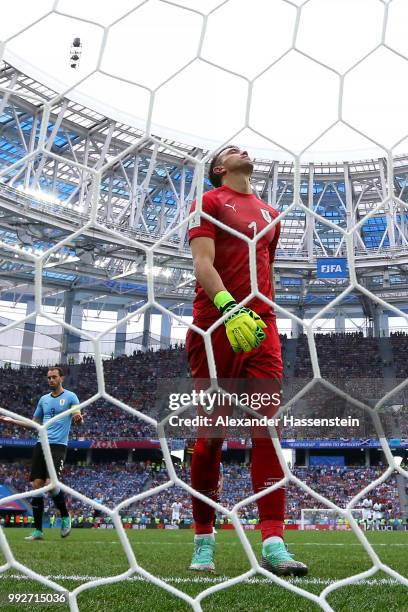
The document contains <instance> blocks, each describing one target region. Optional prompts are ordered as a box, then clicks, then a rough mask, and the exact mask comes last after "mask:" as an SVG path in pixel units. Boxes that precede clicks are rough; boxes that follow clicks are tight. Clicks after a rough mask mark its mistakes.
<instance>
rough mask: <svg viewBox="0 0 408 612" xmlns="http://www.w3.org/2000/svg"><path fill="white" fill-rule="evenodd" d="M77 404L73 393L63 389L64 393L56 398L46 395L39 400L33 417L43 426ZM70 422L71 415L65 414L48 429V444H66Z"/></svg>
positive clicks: (49, 394)
mask: <svg viewBox="0 0 408 612" xmlns="http://www.w3.org/2000/svg"><path fill="white" fill-rule="evenodd" d="M77 404H79V399H78V398H77V396H76V395H75V393H72V391H68V390H67V389H64V391H63V392H62V393H60V394H59V395H57V396H56V397H53V396H52V395H51V393H47V394H46V395H43V396H42V397H41V398H40V400H39V402H38V404H37V408H36V409H35V412H34V417H35V418H37V419H38V420H39V421H40V422H41V423H42V424H44V423H46V422H47V421H49V420H50V419H52V418H53V417H55V416H56V415H57V414H61V412H64V411H65V410H68V409H69V408H72V406H76V405H77ZM71 420H72V414H67V415H66V416H64V417H61V418H60V419H58V421H55V423H53V424H52V425H50V426H49V427H48V429H47V432H48V441H49V443H50V444H65V445H66V444H68V436H69V430H70V429H71Z"/></svg>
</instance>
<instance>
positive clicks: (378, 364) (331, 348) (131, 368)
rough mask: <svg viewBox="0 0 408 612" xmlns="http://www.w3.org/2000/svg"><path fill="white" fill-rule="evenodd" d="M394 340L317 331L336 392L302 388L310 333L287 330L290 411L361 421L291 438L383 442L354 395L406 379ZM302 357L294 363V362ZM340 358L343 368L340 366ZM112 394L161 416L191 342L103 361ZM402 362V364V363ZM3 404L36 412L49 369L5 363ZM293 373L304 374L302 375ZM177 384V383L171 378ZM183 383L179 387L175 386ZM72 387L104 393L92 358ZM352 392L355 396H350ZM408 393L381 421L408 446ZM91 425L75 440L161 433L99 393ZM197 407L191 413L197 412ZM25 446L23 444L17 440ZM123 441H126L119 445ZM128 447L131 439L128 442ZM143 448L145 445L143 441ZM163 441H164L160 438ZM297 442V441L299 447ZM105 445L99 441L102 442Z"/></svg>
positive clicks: (293, 433) (180, 429) (381, 390)
mask: <svg viewBox="0 0 408 612" xmlns="http://www.w3.org/2000/svg"><path fill="white" fill-rule="evenodd" d="M384 340H386V341H387V342H388V339H383V338H380V339H371V338H363V337H361V335H360V334H358V333H355V334H332V335H319V334H318V335H317V336H316V348H317V353H318V357H319V360H320V367H321V375H322V377H323V379H324V380H327V381H329V382H330V383H332V384H334V385H336V387H337V388H338V389H339V390H340V391H339V392H334V391H333V390H331V389H330V388H327V387H325V386H324V384H322V382H321V381H315V382H316V384H315V385H314V386H313V387H312V388H310V389H308V390H307V391H305V393H299V392H300V391H301V390H303V388H304V387H305V385H306V383H307V382H309V381H310V380H311V378H312V370H311V365H310V358H309V353H308V351H307V343H306V337H305V336H302V337H301V338H299V339H296V340H290V339H287V338H285V337H284V336H281V341H282V345H283V359H284V365H285V377H284V383H283V398H284V402H285V404H288V407H289V404H290V407H289V409H288V413H287V414H288V415H291V416H293V417H294V418H296V419H301V418H336V417H338V418H341V419H342V418H345V419H347V418H348V417H349V416H351V417H354V418H356V419H358V420H359V424H358V425H350V424H348V425H347V426H344V427H342V426H337V427H307V426H298V425H296V424H292V423H291V422H288V423H287V424H285V425H284V427H283V429H282V436H283V439H284V441H288V443H289V442H290V441H292V442H293V441H294V440H301V439H304V440H318V439H326V440H335V441H336V442H338V441H339V440H340V442H341V441H342V443H343V444H344V445H345V446H347V444H346V442H347V441H348V440H350V439H355V440H361V445H362V446H364V445H365V444H366V443H367V441H368V440H370V439H372V440H378V435H377V433H376V431H375V429H374V426H373V423H372V420H371V417H370V416H369V415H368V414H367V412H365V411H364V410H363V409H361V408H360V407H359V406H358V405H357V406H356V405H355V403H353V399H354V400H355V401H357V402H362V403H363V404H364V405H366V406H371V407H373V406H375V405H376V403H377V402H378V401H379V400H380V399H381V398H382V397H384V396H385V395H386V393H387V392H389V391H390V389H393V388H395V387H397V386H398V384H399V383H401V382H402V381H401V379H405V377H406V376H407V366H406V364H405V362H404V361H402V362H398V361H397V358H398V356H400V354H401V351H403V350H407V347H408V336H405V335H401V336H393V337H392V348H393V349H394V350H396V351H398V353H397V355H393V354H392V352H391V354H390V355H389V359H390V361H387V360H384V357H383V353H382V351H381V343H382V342H384ZM290 355H294V363H291V362H290V357H289V356H290ZM339 362H340V363H341V367H339ZM103 366H104V376H105V387H106V392H107V393H109V394H110V396H111V397H113V398H115V399H117V400H120V401H121V402H123V403H124V404H126V405H128V406H131V407H132V408H134V409H136V410H138V411H140V412H141V413H143V414H145V415H147V416H149V417H153V418H155V419H156V420H157V421H161V420H163V419H164V418H166V417H168V416H169V414H170V413H169V389H171V388H177V389H179V388H182V389H183V390H185V391H187V390H188V389H189V387H188V383H189V381H191V379H189V378H188V366H187V356H186V351H185V349H184V347H178V348H171V349H166V350H159V351H147V352H146V353H142V352H136V351H135V354H134V355H132V356H129V357H127V356H122V357H119V358H117V359H108V360H106V361H104V362H103ZM397 368H398V369H397ZM0 373H1V381H2V385H1V388H0V404H1V406H2V407H4V408H7V409H9V410H12V411H15V412H16V413H17V414H21V415H23V416H26V417H29V418H31V416H32V414H33V412H34V410H35V407H36V405H37V401H38V399H39V397H40V396H41V395H43V394H44V393H46V392H47V387H46V379H45V373H46V370H45V369H44V368H21V369H20V370H10V369H1V370H0ZM293 374H296V376H295V377H294V376H293ZM170 383H171V384H170ZM175 383H177V386H176V387H172V386H171V385H174V384H175ZM66 386H67V388H69V389H71V390H73V391H75V393H76V394H77V395H78V397H79V399H80V401H81V402H84V401H86V400H88V399H89V398H91V397H93V396H95V394H96V393H97V391H98V386H97V377H96V370H95V364H94V363H93V359H92V358H88V359H85V360H84V363H82V364H80V365H76V366H75V365H74V366H70V368H69V377H67V382H66ZM341 392H346V393H348V394H349V397H348V398H346V397H343V396H342V395H341ZM406 397H407V391H406V388H403V389H402V390H401V391H398V392H396V393H394V394H392V395H390V396H389V397H388V399H387V401H386V402H385V403H384V406H383V408H382V409H381V411H380V413H379V414H380V419H381V423H382V426H383V428H384V432H385V435H386V436H387V437H388V438H392V439H396V440H401V439H402V442H400V444H402V446H403V447H405V446H406V445H407V444H408V422H407V419H406V412H407V410H406V405H407V400H406ZM84 412H85V415H86V418H85V423H84V425H83V426H81V427H73V428H72V432H71V437H72V438H73V439H75V440H87V441H89V443H91V442H92V441H96V442H98V441H105V442H108V443H113V445H114V443H119V442H120V441H128V442H129V444H128V445H127V447H128V448H132V446H133V445H134V443H136V442H142V441H148V440H157V435H158V434H157V431H156V429H155V428H154V427H153V426H150V425H149V424H147V423H145V422H144V421H142V420H141V419H140V418H138V417H136V416H134V415H130V414H129V413H128V412H125V411H124V410H123V409H122V408H120V407H118V406H116V405H114V404H113V403H112V402H110V401H107V400H106V399H97V400H96V401H94V402H92V403H91V404H89V405H88V406H87V407H86V408H85V410H84ZM195 415H196V411H195V409H192V410H189V412H188V413H187V414H185V415H184V416H186V417H191V416H193V417H194V416H195ZM234 416H236V417H239V418H243V417H244V416H246V415H245V414H244V411H243V410H237V411H236V412H235V414H234ZM166 435H167V437H168V438H169V439H173V440H174V439H183V440H185V439H190V438H193V437H194V436H195V427H191V426H187V425H184V424H183V423H181V424H180V425H176V426H170V425H168V426H166ZM250 435H251V430H250V428H248V427H243V426H238V427H230V428H228V429H227V438H228V440H235V441H236V440H240V441H242V440H245V439H250ZM9 437H13V438H20V439H24V438H27V437H31V438H34V437H35V435H34V432H31V431H30V430H27V429H22V428H19V427H15V426H12V427H9V426H4V425H3V426H2V427H1V428H0V438H2V439H3V442H2V443H4V444H6V443H7V440H6V439H7V438H9ZM16 444H17V442H16ZM108 446H109V444H108ZM120 446H121V445H120V444H118V447H120ZM125 446H126V445H125ZM136 446H138V444H136ZM156 446H158V444H156ZM292 446H293V445H292ZM96 447H97V446H96Z"/></svg>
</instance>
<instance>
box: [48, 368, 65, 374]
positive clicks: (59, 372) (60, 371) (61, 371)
mask: <svg viewBox="0 0 408 612" xmlns="http://www.w3.org/2000/svg"><path fill="white" fill-rule="evenodd" d="M51 370H58V374H59V375H60V376H64V370H63V369H62V368H60V366H50V367H49V368H48V370H47V372H50V371H51Z"/></svg>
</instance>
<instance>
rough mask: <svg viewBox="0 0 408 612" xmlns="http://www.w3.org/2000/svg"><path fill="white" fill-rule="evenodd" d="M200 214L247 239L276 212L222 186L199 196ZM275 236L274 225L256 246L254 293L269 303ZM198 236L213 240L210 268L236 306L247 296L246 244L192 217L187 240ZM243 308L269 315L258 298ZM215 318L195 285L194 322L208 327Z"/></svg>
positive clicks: (277, 230)
mask: <svg viewBox="0 0 408 612" xmlns="http://www.w3.org/2000/svg"><path fill="white" fill-rule="evenodd" d="M195 204H196V203H195V201H194V202H193V204H192V206H191V211H193V210H195ZM203 211H204V212H206V213H207V214H209V215H211V217H213V218H214V219H217V220H218V221H221V222H222V223H224V224H225V225H226V226H227V227H231V228H233V229H234V230H236V231H238V232H240V233H241V234H244V235H245V236H248V237H249V238H253V237H254V236H255V235H256V234H259V232H260V231H261V230H263V229H264V227H266V226H267V225H268V223H270V222H271V221H272V220H273V219H274V218H276V217H277V216H278V214H279V213H278V211H277V210H275V209H274V208H271V206H269V204H266V203H265V202H263V201H262V200H260V199H259V198H257V197H256V196H255V195H253V194H244V193H240V192H238V191H234V190H233V189H230V188H229V187H227V186H226V185H223V186H222V187H219V188H218V189H213V190H212V191H208V192H207V193H205V194H204V195H203ZM279 234H280V223H277V224H276V225H275V226H274V227H273V228H272V229H270V230H269V231H268V232H266V234H265V235H264V236H262V238H260V239H259V240H258V241H257V244H256V268H257V278H258V289H259V292H260V293H262V294H263V295H264V296H265V297H267V298H269V299H271V298H272V282H271V276H270V267H271V263H272V262H273V260H274V257H275V250H276V245H277V243H278V240H279ZM199 236H207V237H209V238H213V239H214V242H215V259H214V267H215V269H216V270H217V272H218V273H219V275H220V277H221V279H222V281H223V283H224V285H225V288H226V289H227V291H229V292H230V293H231V294H232V295H233V297H234V299H235V300H236V301H237V302H240V301H241V300H243V299H244V298H245V297H246V296H248V295H249V294H250V293H251V281H250V273H249V247H248V245H247V243H246V242H245V241H244V240H242V239H241V238H237V237H236V236H234V235H232V234H231V233H230V232H228V231H226V230H223V229H221V228H219V227H218V226H217V225H215V224H214V223H211V222H210V221H208V220H207V219H204V218H203V217H199V215H197V218H196V217H193V218H192V219H191V221H190V224H189V230H188V238H189V241H190V242H191V240H192V239H193V238H197V237H199ZM246 306H247V307H248V308H251V309H252V310H254V311H255V312H257V313H258V314H260V315H262V314H263V315H265V314H271V313H272V308H271V307H270V306H268V304H266V303H265V302H263V301H262V300H260V299H259V298H253V299H252V300H251V301H250V302H249V303H247V304H246ZM219 316H220V315H219V312H218V310H217V308H216V307H215V306H214V304H213V303H212V302H211V300H210V299H209V297H208V296H207V294H206V293H205V291H204V289H203V288H202V287H201V286H200V285H199V283H198V282H197V283H196V296H195V299H194V304H193V317H194V319H195V320H197V321H202V320H204V321H205V322H206V323H209V322H210V321H211V320H212V321H215V320H216V319H218V318H219Z"/></svg>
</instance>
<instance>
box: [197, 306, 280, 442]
mask: <svg viewBox="0 0 408 612" xmlns="http://www.w3.org/2000/svg"><path fill="white" fill-rule="evenodd" d="M263 320H264V321H265V323H266V325H267V327H266V329H265V330H264V331H265V333H266V338H265V340H263V341H262V342H261V344H260V346H259V347H258V348H256V349H253V350H252V351H250V352H249V353H244V352H242V351H241V352H239V353H234V351H233V350H232V347H231V345H230V343H229V341H228V338H227V334H226V331H225V326H224V324H222V325H220V326H219V327H217V329H216V330H215V331H214V332H213V333H212V334H211V340H212V347H213V353H214V360H215V365H216V369H217V381H218V383H219V385H220V387H222V388H223V389H224V390H225V391H227V392H228V393H234V392H238V393H239V394H240V396H241V397H243V395H245V396H250V397H251V407H253V408H254V409H255V410H256V411H257V415H258V416H261V415H262V416H267V417H273V416H274V415H275V414H276V412H277V411H278V409H279V405H280V389H281V380H282V373H283V364H282V355H281V345H280V339H279V334H278V329H277V326H276V318H275V317H274V316H270V317H263ZM195 324H196V325H197V327H200V328H201V329H203V330H206V329H208V327H209V326H208V325H207V326H205V325H201V324H198V323H197V321H195ZM186 349H187V355H188V361H189V365H190V369H191V373H192V377H193V379H195V380H196V385H195V386H196V387H197V390H198V389H199V388H200V389H207V388H208V387H209V386H210V384H211V383H210V380H209V370H208V363H207V355H206V351H205V345H204V340H203V338H202V336H201V335H200V334H198V333H196V332H194V331H192V330H191V329H189V330H188V332H187V336H186ZM261 394H262V395H263V397H266V398H268V396H269V398H271V397H272V396H273V398H274V399H273V401H272V400H271V402H270V403H268V400H266V403H262V405H260V404H259V402H258V403H257V404H256V403H255V399H256V398H258V399H259V397H260V395H261ZM232 410H233V409H232V408H231V407H226V406H225V404H222V405H221V404H218V405H217V411H216V413H215V414H216V416H217V415H220V414H222V415H223V416H225V415H226V414H228V415H230V416H231V415H232ZM237 413H238V415H239V416H241V417H242V416H244V413H243V412H242V410H241V409H237V410H234V414H235V415H236V414H237ZM199 414H203V413H202V411H201V410H199ZM247 416H248V415H247ZM205 431H206V428H205V427H199V429H198V432H199V435H211V436H213V437H224V436H225V434H226V430H222V431H220V430H217V429H214V428H211V427H210V428H208V431H207V433H206V434H205V433H204V432H205ZM256 431H257V435H260V437H263V436H264V435H266V436H268V437H269V433H268V430H267V429H265V428H261V429H258V428H256ZM259 431H261V432H262V434H259ZM241 433H242V436H243V437H245V436H246V433H245V432H244V431H241ZM253 433H254V432H252V435H253ZM234 435H235V436H236V435H237V431H235V432H234Z"/></svg>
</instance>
